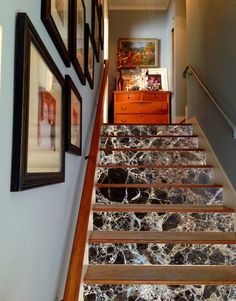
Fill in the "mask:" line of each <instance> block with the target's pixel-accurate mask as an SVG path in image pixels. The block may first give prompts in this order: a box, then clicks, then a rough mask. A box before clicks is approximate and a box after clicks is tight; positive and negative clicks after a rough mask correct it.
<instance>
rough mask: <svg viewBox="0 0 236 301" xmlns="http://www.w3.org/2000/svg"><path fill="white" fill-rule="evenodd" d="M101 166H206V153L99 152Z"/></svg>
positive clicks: (180, 151) (179, 151) (181, 151)
mask: <svg viewBox="0 0 236 301" xmlns="http://www.w3.org/2000/svg"><path fill="white" fill-rule="evenodd" d="M98 163H99V164H101V165H205V164H206V152H204V151H187V150H186V151H183V150H178V151H177V150H173V151H115V150H106V151H104V150H101V151H99V160H98Z"/></svg>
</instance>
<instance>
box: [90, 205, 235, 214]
mask: <svg viewBox="0 0 236 301" xmlns="http://www.w3.org/2000/svg"><path fill="white" fill-rule="evenodd" d="M93 211H95V212H98V211H102V212H106V211H112V212H191V213H196V212H199V213H200V212H204V213H206V212H215V213H217V212H218V213H234V209H231V208H228V207H226V206H223V205H191V204H189V205H188V204H173V205H172V204H170V205H169V204H95V205H94V206H93Z"/></svg>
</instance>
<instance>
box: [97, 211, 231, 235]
mask: <svg viewBox="0 0 236 301" xmlns="http://www.w3.org/2000/svg"><path fill="white" fill-rule="evenodd" d="M93 228H94V230H102V231H112V230H126V231H128V230H130V231H219V232H221V231H225V232H229V231H234V214H230V213H157V212H150V213H134V212H98V213H94V214H93Z"/></svg>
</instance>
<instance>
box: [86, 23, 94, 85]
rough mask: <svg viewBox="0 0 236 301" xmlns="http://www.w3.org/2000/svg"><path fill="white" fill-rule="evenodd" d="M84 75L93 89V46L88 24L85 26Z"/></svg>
mask: <svg viewBox="0 0 236 301" xmlns="http://www.w3.org/2000/svg"><path fill="white" fill-rule="evenodd" d="M85 32H86V34H85V74H86V77H87V80H88V83H89V85H90V88H91V89H93V82H94V48H93V47H94V46H93V45H94V44H93V39H92V35H91V32H90V28H89V24H88V23H86V25H85Z"/></svg>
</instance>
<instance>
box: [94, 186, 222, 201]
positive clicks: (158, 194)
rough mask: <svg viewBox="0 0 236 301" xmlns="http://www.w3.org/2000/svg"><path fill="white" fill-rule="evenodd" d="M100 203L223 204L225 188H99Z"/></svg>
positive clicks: (98, 199)
mask: <svg viewBox="0 0 236 301" xmlns="http://www.w3.org/2000/svg"><path fill="white" fill-rule="evenodd" d="M96 203H100V204H114V203H118V204H121V203H123V204H195V205H199V204H209V205H211V204H222V203H223V188H125V187H124V188H97V189H96Z"/></svg>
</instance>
